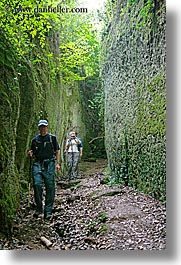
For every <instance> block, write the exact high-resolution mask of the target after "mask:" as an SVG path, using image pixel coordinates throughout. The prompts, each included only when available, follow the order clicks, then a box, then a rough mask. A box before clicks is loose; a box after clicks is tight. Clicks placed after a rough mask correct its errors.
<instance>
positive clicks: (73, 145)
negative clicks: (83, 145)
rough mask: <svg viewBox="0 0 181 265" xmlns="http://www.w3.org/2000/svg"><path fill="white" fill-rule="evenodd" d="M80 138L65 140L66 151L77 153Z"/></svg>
mask: <svg viewBox="0 0 181 265" xmlns="http://www.w3.org/2000/svg"><path fill="white" fill-rule="evenodd" d="M79 144H80V140H79V139H78V138H76V139H71V140H67V143H66V146H67V147H68V153H72V152H73V153H79V150H78V145H79Z"/></svg>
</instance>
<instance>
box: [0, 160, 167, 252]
mask: <svg viewBox="0 0 181 265" xmlns="http://www.w3.org/2000/svg"><path fill="white" fill-rule="evenodd" d="M105 166H106V161H103V160H102V161H97V162H81V163H80V176H79V177H80V178H79V179H78V180H77V181H70V182H67V181H64V180H62V179H58V180H57V186H56V198H55V209H54V217H53V220H52V221H44V220H43V218H41V217H40V218H38V219H35V218H33V212H34V209H33V193H32V194H31V196H32V198H31V207H30V208H28V207H27V202H26V200H23V201H22V205H21V206H20V209H19V214H18V217H17V220H16V221H15V225H14V231H13V236H12V238H10V239H0V249H8V250H11V249H19V250H34V249H36V250H40V249H47V250H48V249H49V250H94V249H95V250H118V249H119V250H163V249H165V248H166V209H165V208H164V207H163V206H162V205H161V204H160V202H158V201H156V200H155V199H153V198H152V197H150V196H147V195H144V194H143V193H140V192H136V191H134V190H133V189H132V188H130V187H125V186H122V185H116V186H111V185H109V184H108V183H107V184H105V182H104V179H105V177H106V176H105Z"/></svg>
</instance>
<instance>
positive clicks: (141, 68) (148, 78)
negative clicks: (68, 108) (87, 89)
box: [102, 0, 166, 202]
mask: <svg viewBox="0 0 181 265" xmlns="http://www.w3.org/2000/svg"><path fill="white" fill-rule="evenodd" d="M112 10H114V15H113V19H112V21H111V23H110V24H109V26H108V28H107V31H105V34H104V39H103V44H102V57H103V59H102V77H103V86H104V91H105V146H106V150H107V156H108V163H109V167H110V170H111V171H112V172H113V173H114V175H115V177H116V179H117V180H118V181H124V183H126V184H128V185H131V186H133V187H134V188H137V189H139V190H141V191H144V192H146V193H148V194H151V195H152V196H154V197H156V198H158V199H159V200H161V201H163V202H164V201H165V199H166V124H165V122H166V88H165V87H166V39H165V31H166V10H165V1H157V0H154V1H143V0H137V1H130V0H117V1H116V2H114V4H113V6H112Z"/></svg>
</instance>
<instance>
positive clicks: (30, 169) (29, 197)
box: [28, 157, 32, 208]
mask: <svg viewBox="0 0 181 265" xmlns="http://www.w3.org/2000/svg"><path fill="white" fill-rule="evenodd" d="M31 176H32V157H30V167H29V181H28V208H30V199H31V194H30V191H31Z"/></svg>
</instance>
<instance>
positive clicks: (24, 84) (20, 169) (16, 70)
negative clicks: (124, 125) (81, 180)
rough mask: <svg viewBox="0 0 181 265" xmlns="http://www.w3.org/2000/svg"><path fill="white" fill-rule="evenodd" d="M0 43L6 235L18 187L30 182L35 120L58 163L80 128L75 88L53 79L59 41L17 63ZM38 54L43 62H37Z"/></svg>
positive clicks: (0, 192)
mask: <svg viewBox="0 0 181 265" xmlns="http://www.w3.org/2000/svg"><path fill="white" fill-rule="evenodd" d="M52 38H55V36H53V37H52ZM0 39H1V41H0V69H1V71H0V76H1V79H0V110H1V111H0V120H1V126H0V134H1V138H0V232H1V231H3V232H9V231H10V230H11V225H12V220H13V218H14V215H15V214H17V209H18V203H19V196H20V190H21V187H24V188H26V185H27V182H28V181H29V174H30V172H29V159H28V156H27V151H28V150H29V148H30V142H31V139H32V138H33V137H34V136H35V135H36V134H37V133H38V128H37V122H38V120H39V119H41V118H43V119H48V121H49V129H50V132H51V133H53V134H56V136H57V138H58V141H59V143H60V146H61V156H62V157H61V158H62V159H61V160H62V162H64V159H65V157H64V155H63V149H64V145H65V139H66V136H67V132H68V131H69V130H70V129H73V128H77V127H78V129H79V130H80V131H81V132H82V134H81V136H82V137H83V136H84V135H83V132H85V129H84V123H83V122H82V114H81V105H80V100H79V87H78V84H76V83H75V84H72V85H71V87H67V86H65V84H62V80H61V73H60V72H59V73H56V74H54V73H53V74H52V72H53V70H54V69H56V67H57V64H56V63H57V62H56V56H58V54H55V53H56V52H57V50H59V46H58V41H55V43H56V45H55V46H53V47H50V45H48V44H47V47H46V49H44V50H42V49H41V48H40V47H37V48H36V49H34V51H33V52H34V54H33V55H32V58H33V60H21V61H20V60H19V58H18V56H17V55H16V54H15V52H14V50H13V47H11V46H10V44H9V43H8V42H7V41H6V40H5V36H4V35H3V34H1V38H0ZM52 42H53V40H52ZM50 52H52V53H54V56H53V58H51V59H49V58H48V57H47V56H46V54H47V53H50ZM38 54H41V58H42V60H40V61H39V62H36V60H35V59H34V58H36V56H37V55H38ZM77 113H78V115H77ZM77 117H78V118H77ZM64 164H65V163H62V170H64Z"/></svg>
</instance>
